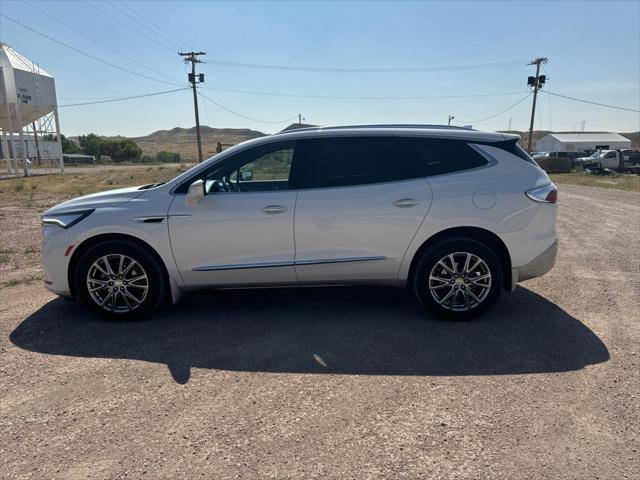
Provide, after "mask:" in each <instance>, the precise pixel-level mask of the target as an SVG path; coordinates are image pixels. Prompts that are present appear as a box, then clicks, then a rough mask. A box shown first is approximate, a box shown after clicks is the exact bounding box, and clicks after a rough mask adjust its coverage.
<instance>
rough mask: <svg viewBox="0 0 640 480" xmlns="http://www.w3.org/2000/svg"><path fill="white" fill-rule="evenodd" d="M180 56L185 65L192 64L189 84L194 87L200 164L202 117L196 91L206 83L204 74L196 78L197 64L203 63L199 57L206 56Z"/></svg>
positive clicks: (188, 54)
mask: <svg viewBox="0 0 640 480" xmlns="http://www.w3.org/2000/svg"><path fill="white" fill-rule="evenodd" d="M178 55H180V56H181V57H185V58H184V63H191V73H190V74H189V83H191V86H192V87H193V108H194V110H195V114H196V138H197V140H198V162H202V141H201V140H200V115H199V114H198V92H197V91H196V83H203V82H204V73H201V74H200V75H198V76H197V77H196V63H202V61H200V60H199V59H198V56H199V55H206V53H205V52H179V53H178Z"/></svg>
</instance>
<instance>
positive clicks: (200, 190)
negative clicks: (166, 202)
mask: <svg viewBox="0 0 640 480" xmlns="http://www.w3.org/2000/svg"><path fill="white" fill-rule="evenodd" d="M204 188H205V187H204V180H202V179H201V178H199V179H198V180H196V181H195V182H193V183H192V184H191V185H189V190H188V191H187V197H186V198H185V199H184V204H185V205H186V206H187V207H194V208H195V207H197V206H198V203H200V200H202V199H203V198H204V196H205V194H206V192H205V190H204Z"/></svg>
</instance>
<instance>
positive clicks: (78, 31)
mask: <svg viewBox="0 0 640 480" xmlns="http://www.w3.org/2000/svg"><path fill="white" fill-rule="evenodd" d="M23 3H25V4H27V5H28V6H29V7H31V8H33V9H34V10H36V11H38V12H40V13H41V14H43V15H45V16H46V17H48V18H50V19H51V20H54V21H56V22H58V23H60V24H61V25H64V26H65V27H67V28H68V29H70V30H72V31H73V32H75V33H77V34H78V35H81V36H83V37H85V38H88V39H89V40H91V41H92V42H94V43H97V44H98V45H100V46H101V47H103V48H106V49H107V50H109V51H111V52H113V53H115V54H116V55H119V56H120V57H122V58H124V59H126V60H129V61H130V62H133V63H135V64H136V65H140V66H141V67H143V68H146V69H147V70H151V71H152V72H155V73H157V74H159V75H162V76H163V77H165V78H168V79H169V80H171V81H173V82H176V84H177V82H178V80H176V79H175V78H172V77H170V76H169V75H167V74H166V73H164V72H162V71H160V70H156V69H155V68H153V67H149V66H147V65H145V64H143V63H140V61H139V60H137V59H135V58H132V57H130V56H128V55H125V54H124V53H122V52H120V51H118V50H116V49H115V48H113V47H111V46H109V45H107V44H105V43H102V42H101V41H100V40H96V39H95V38H93V37H91V36H89V35H87V34H86V33H83V32H81V31H80V30H78V29H77V28H75V27H74V26H72V25H69V24H68V23H66V22H64V21H62V20H60V19H59V18H56V17H54V16H53V15H51V14H50V13H49V12H46V11H44V10H42V9H40V8H38V7H36V6H35V5H33V4H32V3H30V2H28V1H27V0H24V2H23Z"/></svg>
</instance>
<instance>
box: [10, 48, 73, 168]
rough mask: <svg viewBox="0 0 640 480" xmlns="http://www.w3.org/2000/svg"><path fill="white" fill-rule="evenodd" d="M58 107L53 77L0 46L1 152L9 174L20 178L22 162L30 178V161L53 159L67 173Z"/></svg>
mask: <svg viewBox="0 0 640 480" xmlns="http://www.w3.org/2000/svg"><path fill="white" fill-rule="evenodd" d="M57 104H58V102H57V100H56V87H55V81H54V79H53V77H52V76H51V75H49V74H48V73H47V72H46V71H45V70H43V69H42V68H40V65H38V64H37V63H35V62H32V61H31V60H29V59H27V58H26V57H24V56H23V55H21V54H19V53H18V52H16V51H15V50H14V49H13V48H11V47H10V46H9V45H7V44H5V43H0V134H1V136H0V143H1V144H2V151H1V152H0V153H1V154H2V157H3V158H5V159H6V161H7V168H8V170H9V172H11V171H13V173H14V174H16V175H17V174H18V161H19V160H22V166H23V172H24V175H25V176H26V175H29V159H31V158H41V159H53V160H55V161H57V162H59V165H60V170H61V171H63V170H64V163H63V161H62V145H61V142H60V125H59V122H58V106H57ZM48 138H55V139H56V141H55V143H56V144H57V145H56V146H55V147H54V146H53V145H51V143H52V142H50V141H48V140H45V139H48ZM36 139H37V140H38V142H37V145H36Z"/></svg>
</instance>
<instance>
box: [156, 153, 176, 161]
mask: <svg viewBox="0 0 640 480" xmlns="http://www.w3.org/2000/svg"><path fill="white" fill-rule="evenodd" d="M156 160H157V161H158V162H171V163H178V162H180V154H179V153H176V152H166V151H164V150H163V151H161V152H158V154H157V155H156Z"/></svg>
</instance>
